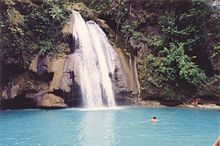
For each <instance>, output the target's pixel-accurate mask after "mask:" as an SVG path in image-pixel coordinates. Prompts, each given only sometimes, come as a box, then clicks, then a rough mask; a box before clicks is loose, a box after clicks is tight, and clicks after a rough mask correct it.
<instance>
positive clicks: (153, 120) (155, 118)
mask: <svg viewBox="0 0 220 146" xmlns="http://www.w3.org/2000/svg"><path fill="white" fill-rule="evenodd" d="M150 121H151V122H152V123H156V122H158V120H157V117H153V118H152V119H151V120H150Z"/></svg>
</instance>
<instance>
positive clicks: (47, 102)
mask: <svg viewBox="0 0 220 146" xmlns="http://www.w3.org/2000/svg"><path fill="white" fill-rule="evenodd" d="M34 99H35V101H36V105H37V107H42V108H65V107H67V105H66V104H65V103H64V99H63V98H61V97H59V96H56V95H54V94H52V93H41V94H37V95H35V96H34Z"/></svg>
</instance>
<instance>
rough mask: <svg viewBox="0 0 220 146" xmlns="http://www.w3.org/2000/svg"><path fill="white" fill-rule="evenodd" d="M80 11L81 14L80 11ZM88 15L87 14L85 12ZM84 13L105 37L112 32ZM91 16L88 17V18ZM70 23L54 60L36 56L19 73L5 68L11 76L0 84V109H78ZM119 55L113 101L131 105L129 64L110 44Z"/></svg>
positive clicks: (52, 57)
mask: <svg viewBox="0 0 220 146" xmlns="http://www.w3.org/2000/svg"><path fill="white" fill-rule="evenodd" d="M80 11H82V10H80ZM87 11H88V10H87ZM83 13H85V15H86V16H85V18H86V19H91V18H92V19H95V20H97V22H98V23H99V24H100V26H101V27H102V28H103V29H104V31H108V34H111V33H112V34H113V31H112V30H111V29H110V28H109V27H108V26H107V25H106V24H105V22H104V21H103V20H101V19H97V18H95V15H94V14H93V13H91V12H90V13H91V14H90V13H86V12H85V11H83ZM89 14H90V15H89ZM71 21H72V20H70V21H69V22H68V23H67V24H66V26H65V27H64V29H63V31H64V33H65V34H68V35H67V36H68V37H69V38H68V39H67V40H66V42H63V43H62V44H60V45H59V46H58V47H59V52H58V54H57V55H56V56H50V55H44V56H39V55H36V56H34V57H33V59H32V61H31V63H30V65H29V68H27V69H23V68H22V69H21V71H18V70H17V69H16V68H13V67H8V68H6V67H4V66H3V70H4V69H7V70H8V72H11V74H3V76H4V77H7V78H8V79H7V80H5V82H4V84H1V87H2V90H1V95H0V103H1V104H0V109H8V108H9V109H13V108H65V107H72V106H74V107H75V106H80V104H81V98H80V94H81V93H80V85H79V84H78V82H77V78H76V76H75V73H74V70H73V69H74V66H73V60H72V52H73V51H74V48H73V45H72V43H73V42H72V41H73V40H72V36H71V27H72V26H71ZM112 45H113V46H114V48H115V49H116V51H117V52H118V53H119V56H120V57H119V58H118V60H117V65H116V69H115V75H114V78H112V81H113V84H114V89H115V98H116V101H117V103H118V104H128V103H129V104H130V103H133V100H132V99H131V98H129V97H130V93H131V92H132V86H131V84H132V80H130V78H129V76H130V73H131V71H130V67H129V62H128V61H126V60H125V57H124V53H123V52H120V49H119V48H118V47H117V45H116V44H114V43H112Z"/></svg>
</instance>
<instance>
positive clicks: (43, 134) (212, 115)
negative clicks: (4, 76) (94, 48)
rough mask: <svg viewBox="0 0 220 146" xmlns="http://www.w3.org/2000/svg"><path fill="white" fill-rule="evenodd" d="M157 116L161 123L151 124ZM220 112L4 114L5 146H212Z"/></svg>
mask: <svg viewBox="0 0 220 146" xmlns="http://www.w3.org/2000/svg"><path fill="white" fill-rule="evenodd" d="M152 116H157V117H158V119H159V122H158V123H156V124H152V123H150V122H149V121H148V120H149V119H150V118H151V117H152ZM218 135H220V111H219V110H193V109H178V108H140V107H132V108H124V109H120V110H101V111H80V110H77V109H65V110H14V111H1V112H0V145H1V146H212V144H213V142H214V141H215V139H216V137H217V136H218Z"/></svg>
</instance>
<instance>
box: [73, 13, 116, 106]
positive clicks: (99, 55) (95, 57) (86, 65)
mask: <svg viewBox="0 0 220 146" xmlns="http://www.w3.org/2000/svg"><path fill="white" fill-rule="evenodd" d="M73 19H74V20H73V37H74V40H75V51H74V54H73V62H74V73H75V74H76V76H77V78H78V83H79V84H80V88H81V95H82V99H83V106H84V107H86V108H100V107H114V106H115V100H114V93H113V89H112V82H111V78H110V76H111V75H113V74H114V60H115V58H114V57H115V56H116V55H115V54H116V53H115V52H114V50H113V48H112V46H111V45H110V43H109V42H108V39H107V37H106V35H105V34H104V32H103V31H102V30H101V28H100V27H99V26H98V25H97V24H95V22H93V21H88V22H87V23H85V21H84V20H83V18H82V17H81V15H80V14H79V13H78V12H76V11H73Z"/></svg>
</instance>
